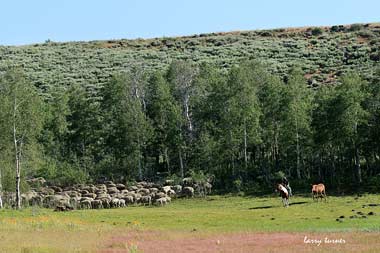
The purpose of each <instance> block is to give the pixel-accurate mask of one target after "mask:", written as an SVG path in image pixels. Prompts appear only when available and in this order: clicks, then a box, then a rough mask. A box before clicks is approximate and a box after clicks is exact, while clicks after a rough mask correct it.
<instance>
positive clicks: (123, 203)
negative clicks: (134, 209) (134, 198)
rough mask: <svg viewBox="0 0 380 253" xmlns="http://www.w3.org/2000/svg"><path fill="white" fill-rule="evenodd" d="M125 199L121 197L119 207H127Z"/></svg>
mask: <svg viewBox="0 0 380 253" xmlns="http://www.w3.org/2000/svg"><path fill="white" fill-rule="evenodd" d="M125 206H126V205H125V200H124V199H119V207H125Z"/></svg>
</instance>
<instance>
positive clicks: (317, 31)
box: [311, 27, 323, 36]
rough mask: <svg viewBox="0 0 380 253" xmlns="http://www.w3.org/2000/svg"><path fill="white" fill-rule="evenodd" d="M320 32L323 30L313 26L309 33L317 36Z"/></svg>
mask: <svg viewBox="0 0 380 253" xmlns="http://www.w3.org/2000/svg"><path fill="white" fill-rule="evenodd" d="M322 33H323V30H322V29H321V28H319V27H315V28H313V29H311V34H312V35H313V36H319V35H321V34H322Z"/></svg>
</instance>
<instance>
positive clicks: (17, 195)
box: [13, 98, 21, 209]
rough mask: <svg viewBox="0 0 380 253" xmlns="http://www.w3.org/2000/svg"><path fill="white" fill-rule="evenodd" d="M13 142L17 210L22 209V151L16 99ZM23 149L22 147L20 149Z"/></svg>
mask: <svg viewBox="0 0 380 253" xmlns="http://www.w3.org/2000/svg"><path fill="white" fill-rule="evenodd" d="M13 106H14V107H13V142H14V146H15V163H16V206H15V207H16V209H21V196H20V195H21V194H20V169H21V168H20V156H21V150H19V143H18V142H19V141H21V140H17V130H16V110H17V102H16V98H15V99H14V105H13ZM20 149H21V147H20Z"/></svg>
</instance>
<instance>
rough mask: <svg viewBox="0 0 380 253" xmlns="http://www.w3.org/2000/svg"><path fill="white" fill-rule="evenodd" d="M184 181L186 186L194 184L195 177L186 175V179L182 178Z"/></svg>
mask: <svg viewBox="0 0 380 253" xmlns="http://www.w3.org/2000/svg"><path fill="white" fill-rule="evenodd" d="M182 183H183V185H185V186H189V185H192V184H193V179H192V178H191V177H185V178H184V179H182Z"/></svg>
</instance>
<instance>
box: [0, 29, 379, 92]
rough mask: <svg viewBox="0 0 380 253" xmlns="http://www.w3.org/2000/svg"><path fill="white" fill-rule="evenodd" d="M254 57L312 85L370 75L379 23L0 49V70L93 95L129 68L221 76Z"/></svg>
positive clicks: (41, 84)
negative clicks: (215, 69)
mask: <svg viewBox="0 0 380 253" xmlns="http://www.w3.org/2000/svg"><path fill="white" fill-rule="evenodd" d="M246 58H256V59H260V60H262V61H263V62H265V63H268V65H269V69H270V70H271V71H273V72H275V73H279V74H280V75H284V74H285V73H286V72H287V71H288V69H289V68H291V67H293V66H295V65H299V66H301V67H302V69H303V70H304V72H305V75H306V77H307V78H308V80H309V84H311V85H319V84H321V83H334V82H336V80H337V77H338V76H340V75H342V73H345V72H347V71H349V70H350V69H355V70H356V71H360V72H361V73H363V74H364V75H367V76H369V75H370V74H371V73H370V72H371V69H373V66H374V65H377V64H378V63H379V60H380V24H379V23H372V24H353V25H345V26H342V25H339V26H332V27H309V28H289V29H274V30H258V31H238V32H228V33H211V34H199V35H193V36H186V37H175V38H155V39H136V40H110V41H91V42H65V43H56V42H52V41H49V40H47V41H46V42H45V43H43V44H33V45H26V46H0V71H2V70H5V69H6V68H7V67H9V66H20V67H21V68H23V69H24V71H25V72H26V75H27V76H28V78H30V79H31V80H32V82H33V83H34V84H35V85H36V86H37V87H39V88H40V89H41V90H42V91H47V92H48V90H49V87H51V86H54V85H58V86H62V85H63V86H68V85H72V84H80V85H84V86H85V87H86V88H87V90H88V91H89V92H96V90H97V88H98V87H100V86H102V85H103V84H104V83H105V82H106V81H107V80H108V78H109V77H110V76H111V75H112V74H113V73H115V72H120V71H125V70H127V69H129V68H131V67H132V66H136V65H139V66H143V67H144V68H146V69H149V70H155V69H164V68H165V67H166V66H167V65H168V64H169V63H170V62H171V61H173V60H176V59H178V60H192V61H195V62H198V63H203V62H206V63H212V64H216V65H217V66H219V67H220V69H221V70H222V71H223V70H225V69H228V68H229V67H231V66H232V65H233V64H235V63H238V62H239V61H241V60H242V59H246Z"/></svg>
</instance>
